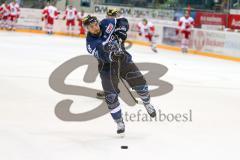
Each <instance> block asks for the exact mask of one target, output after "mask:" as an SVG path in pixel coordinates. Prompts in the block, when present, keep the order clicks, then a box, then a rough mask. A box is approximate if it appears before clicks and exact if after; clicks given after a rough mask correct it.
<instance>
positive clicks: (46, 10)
mask: <svg viewBox="0 0 240 160" xmlns="http://www.w3.org/2000/svg"><path fill="white" fill-rule="evenodd" d="M49 6H50V4H49V2H47V3H46V6H45V7H44V9H43V10H42V21H43V23H44V26H43V30H44V31H47V24H48V21H47V12H48V7H49Z"/></svg>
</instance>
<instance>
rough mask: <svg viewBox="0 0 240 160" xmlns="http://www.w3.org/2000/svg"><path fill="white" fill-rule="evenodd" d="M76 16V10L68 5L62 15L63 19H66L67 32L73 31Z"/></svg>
mask: <svg viewBox="0 0 240 160" xmlns="http://www.w3.org/2000/svg"><path fill="white" fill-rule="evenodd" d="M76 18H77V10H76V8H74V7H73V6H72V5H70V6H69V7H67V9H66V10H65V13H64V17H63V19H64V20H65V19H66V20H67V22H66V25H67V31H68V33H73V32H74V27H75V20H76Z"/></svg>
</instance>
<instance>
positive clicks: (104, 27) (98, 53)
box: [86, 19, 131, 63]
mask: <svg viewBox="0 0 240 160" xmlns="http://www.w3.org/2000/svg"><path fill="white" fill-rule="evenodd" d="M121 22H122V21H118V20H117V19H103V20H102V21H101V22H100V28H101V32H102V34H101V35H100V36H99V37H97V36H94V35H92V34H90V33H88V35H87V39H86V40H87V50H88V52H89V53H90V54H91V55H94V56H95V57H96V58H97V59H98V60H100V61H102V62H104V63H111V56H110V55H109V53H107V52H105V51H104V50H103V46H104V45H106V44H107V43H109V42H111V41H112V40H115V36H113V34H114V33H115V32H118V29H119V28H124V27H125V28H126V27H127V28H126V32H127V30H128V26H126V23H121ZM121 25H122V26H121ZM123 25H125V26H123ZM127 25H128V24H127ZM123 50H125V49H123ZM126 55H127V56H128V58H127V59H128V61H129V62H130V61H131V55H130V54H129V53H127V52H126Z"/></svg>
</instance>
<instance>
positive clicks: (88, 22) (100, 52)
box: [83, 15, 156, 134]
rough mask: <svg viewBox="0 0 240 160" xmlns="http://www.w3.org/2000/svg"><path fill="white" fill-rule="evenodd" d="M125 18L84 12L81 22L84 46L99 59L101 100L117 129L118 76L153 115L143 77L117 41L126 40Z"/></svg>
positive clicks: (119, 123) (122, 127)
mask: <svg viewBox="0 0 240 160" xmlns="http://www.w3.org/2000/svg"><path fill="white" fill-rule="evenodd" d="M126 22H127V20H126V19H124V18H122V19H109V18H107V19H103V20H102V21H101V22H100V23H99V22H98V20H97V18H96V17H94V16H90V15H88V16H87V17H85V18H84V20H83V23H84V26H85V27H86V28H87V30H88V33H87V38H86V41H87V50H88V52H89V53H90V54H91V55H93V56H95V57H96V58H97V60H98V63H99V67H98V69H99V73H100V78H101V80H102V87H103V89H104V92H105V101H106V103H107V105H108V108H109V110H110V113H111V116H112V118H113V119H114V121H115V122H116V123H117V133H118V134H122V133H124V132H125V124H124V121H123V118H122V113H121V106H120V103H119V101H118V94H119V93H120V91H119V89H118V82H119V78H120V77H121V78H123V79H125V80H126V81H127V82H128V84H129V85H130V86H131V88H132V89H134V90H135V91H136V92H137V93H138V95H139V96H140V98H141V99H142V101H143V103H144V106H145V108H146V110H147V112H148V114H149V115H150V116H151V117H155V116H156V111H155V109H154V107H153V106H152V105H151V104H150V94H149V91H148V85H147V84H146V80H145V78H144V77H143V75H142V74H141V72H140V71H139V69H138V68H137V66H136V65H135V64H134V62H133V61H132V56H131V55H130V54H129V53H128V52H127V51H126V50H125V48H124V47H123V45H122V43H121V41H124V40H126V38H127V31H128V29H129V25H128V23H126Z"/></svg>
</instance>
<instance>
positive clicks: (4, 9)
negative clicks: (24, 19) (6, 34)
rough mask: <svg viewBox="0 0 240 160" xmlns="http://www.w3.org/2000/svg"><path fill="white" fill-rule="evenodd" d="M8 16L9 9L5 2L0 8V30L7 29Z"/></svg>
mask: <svg viewBox="0 0 240 160" xmlns="http://www.w3.org/2000/svg"><path fill="white" fill-rule="evenodd" d="M9 15H10V11H9V7H8V4H7V2H6V1H4V2H3V4H2V5H1V6H0V28H1V29H7V28H8V17H9Z"/></svg>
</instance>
